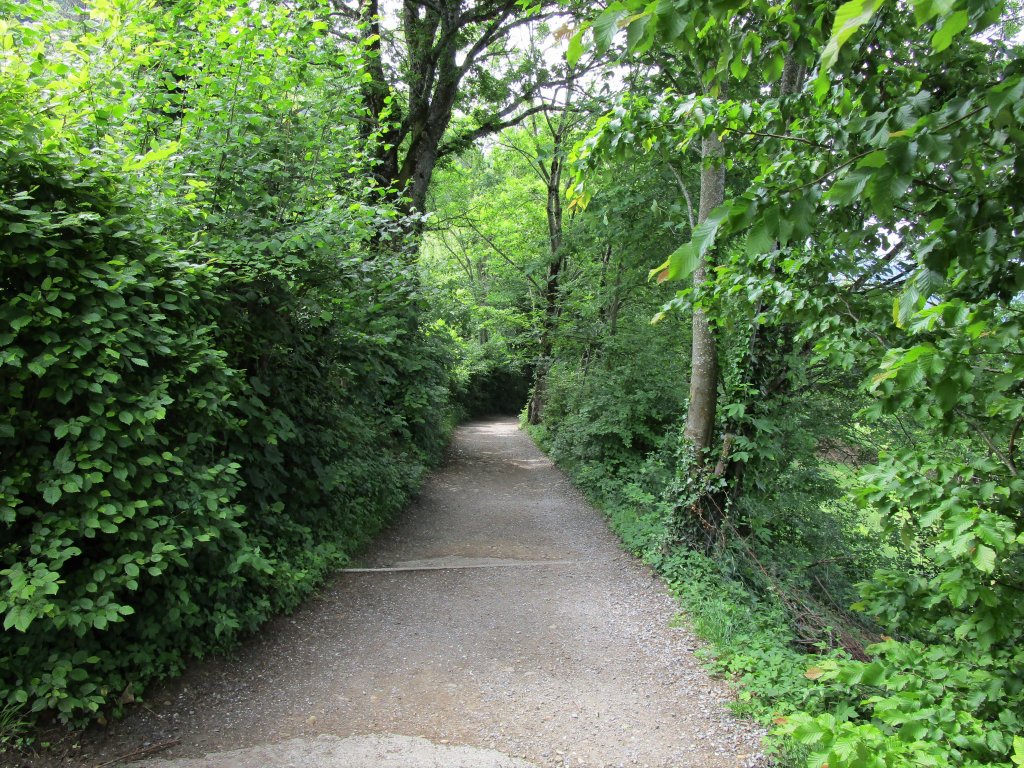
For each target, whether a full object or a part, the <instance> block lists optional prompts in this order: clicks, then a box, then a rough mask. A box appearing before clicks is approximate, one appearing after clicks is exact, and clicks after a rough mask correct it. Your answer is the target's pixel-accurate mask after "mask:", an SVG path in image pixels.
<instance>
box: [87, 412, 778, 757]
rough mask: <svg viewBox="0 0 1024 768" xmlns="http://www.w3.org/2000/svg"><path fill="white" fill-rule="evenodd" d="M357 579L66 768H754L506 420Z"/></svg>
mask: <svg viewBox="0 0 1024 768" xmlns="http://www.w3.org/2000/svg"><path fill="white" fill-rule="evenodd" d="M360 566H361V567H360V568H354V569H351V570H349V571H346V572H343V573H341V574H339V575H338V576H337V578H336V579H334V580H333V582H332V583H331V584H329V585H328V586H327V587H326V588H325V589H324V590H323V591H322V592H321V593H320V594H319V596H318V597H316V598H314V599H312V600H310V601H309V602H308V603H307V604H305V605H304V606H303V607H302V608H301V609H300V610H298V611H297V612H295V613H294V614H292V615H291V616H287V617H282V618H279V619H277V620H276V621H274V622H272V623H271V624H270V625H268V627H267V628H266V630H265V631H264V632H263V633H262V634H261V635H260V637H259V638H258V639H256V640H254V641H253V642H251V643H249V644H248V645H247V646H246V647H245V648H244V649H243V650H242V651H241V652H240V653H239V655H238V657H237V658H235V659H233V660H227V661H224V660H218V661H207V662H203V663H200V664H197V665H195V666H194V667H193V668H192V669H191V670H190V672H189V673H188V674H187V675H186V676H185V677H184V678H183V679H182V680H181V681H179V682H177V683H175V684H174V685H172V686H170V687H168V688H165V689H164V690H162V691H158V692H156V693H154V694H152V695H151V698H150V700H149V701H148V703H147V705H146V708H141V707H136V708H135V711H134V712H133V713H132V715H131V716H130V717H129V718H128V719H126V720H125V721H123V722H121V723H119V724H116V725H113V726H111V728H110V730H109V733H106V734H104V735H103V736H102V738H101V739H100V740H99V741H95V742H89V741H88V740H87V741H86V742H85V743H83V745H82V750H81V752H82V753H83V759H84V756H85V753H88V761H87V762H85V763H84V764H86V765H92V766H96V765H99V764H102V763H104V762H105V761H114V762H111V763H110V764H111V765H116V764H120V763H119V761H118V758H119V756H122V757H127V756H129V755H131V759H136V760H141V761H143V764H144V765H147V766H151V768H199V766H211V768H212V767H216V768H228V767H229V766H231V767H236V766H237V767H241V766H251V767H252V768H257V767H259V768H275V767H281V768H283V767H284V766H296V768H300V767H301V768H316V767H318V766H320V767H322V768H341V767H342V766H345V767H346V768H349V767H351V768H364V767H365V768H371V767H373V768H399V766H401V768H427V766H431V767H433V766H437V767H438V768H441V767H442V766H443V767H444V768H460V767H464V768H530V766H578V767H580V768H583V767H584V766H650V767H651V768H654V767H655V766H657V767H658V768H662V767H666V766H673V767H683V766H692V767H693V768H698V767H699V768H718V767H719V766H722V767H724V766H731V767H732V766H744V765H749V764H753V763H754V762H756V761H757V760H758V755H757V750H758V746H757V745H758V740H759V736H760V733H759V731H757V729H756V728H755V727H754V726H752V725H750V724H748V723H744V722H741V721H737V720H736V719H735V718H733V717H732V716H731V715H730V714H729V713H728V712H727V711H726V709H725V703H726V701H727V700H728V692H727V691H726V689H725V686H724V684H723V683H722V682H720V681H716V680H712V679H711V678H709V677H708V675H707V674H706V673H704V672H703V671H702V670H701V668H700V666H699V664H698V663H697V661H696V660H695V659H694V658H693V655H692V651H693V649H694V647H695V644H696V641H695V640H694V638H693V636H692V635H691V634H690V632H689V631H688V630H687V629H685V628H682V627H678V626H673V625H672V624H673V622H672V619H673V616H674V613H675V608H674V603H673V601H672V599H671V598H670V597H669V596H668V595H667V593H666V592H665V589H664V587H663V586H662V585H661V584H660V582H658V581H656V580H655V579H653V578H652V576H651V574H650V573H649V572H648V571H647V570H646V569H645V568H644V567H642V566H641V565H639V564H638V563H637V562H635V561H634V560H633V558H631V557H629V556H628V555H626V554H624V553H623V552H621V551H620V550H619V548H618V546H617V543H616V540H615V539H614V537H613V535H612V534H611V533H609V532H608V530H607V529H606V527H605V524H604V521H603V519H602V517H601V515H600V513H598V512H597V511H595V510H594V509H593V508H592V507H590V506H589V505H587V504H586V502H585V501H584V500H583V498H582V497H581V495H580V494H579V492H578V491H576V490H575V489H574V488H573V487H572V485H571V484H570V483H569V482H568V480H566V479H565V477H564V476H563V475H562V474H561V473H560V472H559V471H558V470H557V469H555V468H554V467H553V466H552V464H551V462H550V461H549V460H548V459H547V458H546V457H545V456H544V455H543V454H542V453H541V452H540V451H538V450H537V448H536V447H535V446H534V445H533V443H532V442H531V441H530V439H529V438H528V437H527V436H526V435H525V434H523V433H522V432H520V431H519V430H518V428H517V425H516V422H515V421H514V420H512V419H496V420H489V421H482V422H476V423H473V424H468V425H466V426H463V427H461V428H460V429H459V430H458V431H457V432H456V435H455V438H454V441H453V443H452V445H451V448H450V450H449V456H448V460H447V462H446V464H445V465H444V466H443V467H442V468H441V469H439V470H438V471H436V472H435V473H434V474H433V475H432V476H431V477H430V478H429V479H428V480H427V482H426V484H425V485H424V487H423V490H422V493H421V494H420V496H419V498H418V500H417V501H416V502H415V503H414V504H413V505H412V507H411V508H410V509H409V510H408V511H407V512H406V513H405V515H404V516H403V517H402V518H401V520H399V521H398V522H397V524H396V525H395V527H393V528H392V529H391V531H390V532H389V533H388V534H386V535H385V537H384V538H383V540H382V541H380V542H379V544H378V545H377V546H376V548H375V549H374V550H373V551H372V552H371V553H370V554H369V555H368V556H367V557H366V559H365V562H363V563H361V564H360ZM167 745H169V746H167ZM165 746H166V748H163V747H165ZM157 749H159V754H157V753H156V751H155V750H157Z"/></svg>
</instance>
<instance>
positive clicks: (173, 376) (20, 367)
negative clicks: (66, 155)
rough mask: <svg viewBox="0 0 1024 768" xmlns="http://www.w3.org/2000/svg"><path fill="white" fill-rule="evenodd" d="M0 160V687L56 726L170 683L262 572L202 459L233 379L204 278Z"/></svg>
mask: <svg viewBox="0 0 1024 768" xmlns="http://www.w3.org/2000/svg"><path fill="white" fill-rule="evenodd" d="M4 106H7V105H4ZM0 146H2V148H3V160H2V161H0V190H2V192H0V194H2V196H3V199H4V203H3V205H2V207H0V234H2V238H0V243H2V245H0V254H2V257H0V270H2V271H0V292H2V293H0V296H2V304H0V326H2V327H4V328H9V329H10V330H8V331H6V332H4V333H3V334H2V335H0V353H2V357H0V369H2V371H3V377H4V380H5V387H4V394H3V400H2V410H0V452H2V454H3V456H4V460H3V474H2V476H0V521H2V524H3V526H4V528H5V531H4V534H5V535H4V540H5V544H4V546H3V548H2V549H0V566H2V570H0V575H2V576H3V577H4V582H5V583H4V591H3V593H2V595H0V612H3V614H4V629H5V630H6V631H5V633H4V634H3V636H2V638H0V670H2V672H0V674H2V678H0V685H2V689H3V691H4V694H5V695H4V699H6V700H7V701H8V702H11V703H16V704H26V705H28V706H29V707H30V709H31V710H33V711H40V710H42V709H53V710H55V711H56V712H57V713H59V714H60V715H61V716H62V717H63V718H65V719H67V718H72V717H77V716H78V715H80V714H81V713H82V712H96V711H97V710H98V709H99V708H100V707H102V706H104V705H105V704H109V703H111V702H114V701H117V698H118V697H119V696H120V695H121V694H122V692H123V691H124V690H125V689H126V688H132V687H133V685H134V683H135V682H136V680H138V679H140V678H151V677H153V676H159V675H163V674H167V673H168V672H171V671H174V670H175V669H177V667H178V666H179V664H180V660H181V654H182V652H199V651H200V649H201V648H202V643H203V642H204V640H205V638H207V637H209V636H210V635H214V634H217V633H218V632H219V631H220V628H221V625H222V622H223V621H224V620H225V606H228V605H231V604H232V603H233V602H234V600H235V597H234V595H235V594H237V592H236V590H237V589H238V586H239V585H240V584H242V583H244V582H245V581H246V579H247V578H249V577H250V575H251V574H253V573H256V572H259V571H261V570H265V569H266V568H267V567H268V566H267V564H266V562H265V560H264V559H263V558H262V557H261V555H260V553H259V552H258V549H257V548H256V547H255V546H254V544H253V542H252V541H251V539H250V537H249V535H248V532H247V531H246V529H245V526H244V522H243V514H244V508H243V507H242V506H241V505H239V504H238V503H237V497H238V493H239V489H240V486H241V481H240V479H239V476H238V471H239V464H238V463H237V462H236V461H234V460H233V458H232V457H231V456H230V455H229V454H228V453H227V452H226V451H225V450H224V446H223V445H222V444H220V442H219V440H218V436H219V435H222V434H223V433H224V432H225V431H227V430H231V429H233V428H235V426H236V425H237V416H236V415H235V408H234V402H233V388H234V387H235V378H236V374H235V373H234V372H233V371H232V370H231V369H230V368H228V367H227V366H226V365H225V362H224V354H223V353H222V352H220V351H218V350H217V349H216V347H215V346H214V345H213V343H212V341H211V335H212V334H211V326H210V320H211V313H210V311H209V304H210V303H211V301H212V298H213V294H212V289H213V287H214V285H215V280H214V278H213V276H212V275H211V274H210V273H209V272H208V271H206V270H204V269H202V268H200V267H198V266H196V265H195V264H190V263H187V262H185V261H183V260H182V259H181V258H180V257H177V256H175V255H174V254H171V253H168V252H167V251H166V250H165V249H163V248H161V247H159V246H158V245H156V244H155V243H154V242H152V241H151V240H150V239H149V238H148V237H147V236H146V235H145V234H144V232H143V231H142V227H141V226H140V225H139V223H138V222H137V221H134V220H133V218H132V216H131V215H130V214H129V213H128V211H127V210H126V209H125V208H124V207H123V206H122V205H119V204H118V202H117V201H116V199H115V194H114V191H113V189H112V184H111V182H110V180H109V179H107V178H105V177H103V176H102V175H101V174H100V173H99V172H97V171H90V170H87V169H81V168H75V167H74V166H73V165H71V164H70V163H68V162H63V163H61V162H56V161H55V162H51V161H49V160H43V159H42V158H43V153H42V152H41V151H39V147H38V146H36V145H33V143H32V142H31V140H28V141H26V140H25V139H24V137H23V136H19V135H17V134H12V133H10V132H8V133H6V134H3V135H0ZM112 648H117V649H118V651H117V653H111V652H105V651H106V650H107V649H112Z"/></svg>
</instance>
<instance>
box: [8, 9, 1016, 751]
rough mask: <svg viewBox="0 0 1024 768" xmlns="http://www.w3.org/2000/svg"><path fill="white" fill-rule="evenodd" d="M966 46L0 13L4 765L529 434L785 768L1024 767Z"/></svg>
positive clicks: (801, 16) (1007, 238)
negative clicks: (598, 513) (442, 474)
mask: <svg viewBox="0 0 1024 768" xmlns="http://www.w3.org/2000/svg"><path fill="white" fill-rule="evenodd" d="M1018 14H1019V9H1017V8H1016V7H1015V6H1011V5H1006V4H1003V3H999V2H994V1H991V0H948V1H946V2H932V0H917V1H916V2H912V3H909V4H894V3H891V2H886V1H885V0H851V1H850V2H847V3H845V4H842V5H840V6H838V7H836V6H835V4H831V3H824V2H817V3H815V2H810V3H804V2H783V3H781V4H777V5H772V4H768V3H764V2H761V1H760V0H729V2H720V1H719V0H715V2H686V3H683V2H673V1H672V0H668V1H666V2H659V3H654V4H648V3H643V2H639V1H638V0H636V1H635V0H616V1H615V2H612V3H610V4H606V5H601V6H592V7H590V6H581V7H577V6H575V5H571V4H546V3H541V4H537V5H529V4H524V3H521V2H514V0H477V1H476V2H457V0H439V1H437V2H434V1H432V2H429V3H428V2H422V3H421V2H418V1H417V0H404V2H403V3H401V4H395V7H391V6H389V5H387V4H381V3H378V2H377V0H360V1H359V2H352V3H346V2H343V0H336V1H334V2H319V0H309V1H308V2H307V1H306V0H302V1H301V2H294V3H264V2H251V3H246V4H242V5H239V4H236V3H232V2H228V1H227V0H209V1H205V0H204V2H178V1H177V0H151V1H150V0H145V1H143V2H134V1H129V0H92V1H91V2H86V3H84V4H83V5H81V6H79V5H76V4H71V3H69V4H62V5H50V4H47V3H45V2H42V1H41V0H38V1H37V0H33V1H32V2H5V0H0V149H2V152H0V377H2V381H3V388H2V391H0V456H2V461H0V533H2V535H0V616H2V617H3V630H4V631H3V633H2V634H0V750H2V749H4V748H9V749H14V748H20V747H24V746H25V745H26V744H29V743H30V742H31V733H32V729H33V728H34V727H36V726H38V725H39V724H40V723H44V722H49V721H52V720H57V721H59V722H62V723H67V724H69V725H70V726H72V727H79V726H84V725H86V724H88V723H90V722H95V721H100V722H102V721H105V720H107V719H109V718H111V717H115V716H118V715H120V714H122V713H123V712H124V710H125V709H126V708H127V707H128V706H130V705H131V704H132V703H133V702H135V701H137V700H139V699H142V698H143V697H144V696H145V695H146V691H147V690H149V689H150V688H151V686H152V685H153V684H154V683H155V682H157V681H159V680H161V679H164V678H166V677H169V676H172V675H175V674H178V673H179V672H180V671H181V670H182V669H183V668H184V666H185V665H186V664H187V663H188V662H189V660H190V659H194V658H199V657H203V656H205V655H208V654H211V653H218V652H223V651H224V650H226V649H229V648H231V647H232V646H234V645H236V644H237V643H238V642H239V641H240V640H241V639H242V638H244V637H245V636H247V635H249V634H251V633H253V632H255V631H257V630H258V629H259V627H260V625H261V624H262V623H263V622H264V621H265V620H266V619H268V618H269V617H270V616H272V615H275V614H277V613H280V612H283V611H288V610H290V609H292V608H293V607H295V606H296V605H297V604H298V603H299V601H300V600H302V598H303V597H304V596H305V595H308V594H309V593H310V591H311V590H312V589H314V588H315V587H316V585H317V584H318V583H320V582H321V581H322V580H323V579H324V578H325V577H326V576H327V575H328V574H329V573H330V572H331V570H332V569H335V568H337V567H338V566H340V565H342V564H344V563H346V562H348V560H349V558H350V557H351V556H352V555H353V553H354V552H355V551H357V550H358V548H360V547H361V546H363V545H365V544H366V543H367V542H368V541H370V540H371V539H372V537H373V536H374V535H375V533H377V532H378V531H379V530H380V529H381V527H382V526H383V525H385V524H386V522H387V521H388V520H389V519H390V518H391V516H392V515H393V514H394V513H395V512H397V511H398V510H399V509H401V508H402V506H403V505H404V504H405V503H406V501H407V500H408V499H409V498H410V496H411V494H413V493H414V492H415V490H416V488H417V485H418V482H419V480H420V478H421V477H422V475H423V473H424V472H425V471H426V470H427V469H428V468H429V467H430V466H432V465H433V464H434V463H435V462H436V461H438V460H439V459H440V456H441V454H442V451H443V448H444V445H445V443H446V440H447V436H448V434H449V431H450V429H451V427H452V426H453V424H455V423H456V422H457V421H458V420H459V419H461V418H465V417H468V416H474V415H482V414H486V413H493V412H505V413H514V412H519V411H520V410H521V411H522V413H523V418H524V420H525V422H526V423H527V424H528V425H529V429H530V430H531V432H532V434H533V435H534V437H535V439H536V440H537V441H538V442H539V443H540V444H541V445H542V446H543V447H544V448H545V450H546V451H548V452H549V454H550V455H551V456H552V457H553V458H554V459H555V460H556V461H557V462H558V463H559V464H560V465H561V466H562V467H564V468H565V469H566V471H568V472H569V473H570V474H571V475H572V476H573V478H574V479H575V480H576V482H577V483H579V485H580V486H581V487H582V488H583V489H584V490H585V491H586V492H587V493H588V494H589V495H590V496H591V498H592V499H593V500H594V501H595V502H596V503H597V504H599V505H600V506H601V507H602V508H603V509H604V510H605V511H606V513H607V514H608V516H609V519H610V521H611V524H612V526H613V527H614V528H615V530H616V531H617V532H618V533H619V535H620V536H621V537H622V539H623V541H624V543H625V545H626V546H627V547H628V548H629V549H630V550H632V551H634V552H635V553H637V554H638V555H639V556H641V557H643V558H644V559H645V560H646V561H647V562H648V563H650V564H651V565H652V567H654V568H655V569H657V570H658V571H659V572H660V573H661V574H663V575H664V577H665V578H666V580H667V581H668V583H669V584H670V585H671V587H672V589H673V590H674V591H675V592H676V593H677V594H678V595H679V597H680V599H681V601H682V605H683V607H684V609H685V612H686V613H687V614H688V615H689V617H690V620H691V621H693V623H694V624H695V626H696V628H697V629H698V631H699V632H701V634H703V635H704V636H705V637H706V638H707V639H708V640H709V641H710V646H709V648H708V650H707V651H706V654H707V658H708V662H709V663H710V664H711V665H712V666H713V667H714V668H715V669H716V670H718V671H719V672H720V673H721V674H723V675H726V676H727V677H729V678H731V679H732V680H734V681H735V683H736V685H737V695H738V701H737V704H736V707H737V708H738V710H739V711H741V712H743V713H746V714H750V715H752V716H754V717H757V718H759V719H761V720H763V721H764V722H767V723H770V724H771V725H772V728H773V734H774V735H773V737H772V744H773V749H774V750H775V751H776V754H777V756H778V759H779V760H780V762H781V763H782V764H784V765H788V764H792V765H797V764H804V763H806V764H807V765H809V766H813V768H820V767H821V766H824V765H826V764H827V765H828V766H829V767H830V768H840V767H841V766H844V767H848V768H874V767H876V766H877V767H878V768H882V767H883V766H885V767H886V768H894V767H899V766H907V767H908V768H909V767H910V766H938V767H941V766H958V767H960V766H963V767H965V768H969V767H974V766H983V765H986V766H987V765H995V766H1004V767H1006V768H1009V767H1010V766H1013V765H1022V764H1024V738H1022V737H1021V735H1020V734H1021V733H1022V730H1024V723H1022V718H1024V637H1022V632H1024V613H1022V612H1024V601H1022V600H1021V592H1022V590H1024V577H1022V570H1024V569H1022V565H1024V554H1022V549H1021V547H1022V545H1024V519H1022V515H1021V509H1024V504H1022V502H1024V479H1022V478H1021V477H1020V471H1021V464H1022V463H1024V462H1022V456H1021V454H1022V451H1021V445H1022V442H1024V434H1022V433H1024V392H1022V381H1024V347H1022V339H1021V329H1022V307H1021V296H1022V290H1024V262H1022V259H1021V254H1020V251H1019V232H1020V229H1021V226H1022V222H1021V216H1022V214H1021V206H1020V200H1021V189H1022V185H1021V180H1020V178H1019V176H1018V174H1019V173H1020V172H1021V167H1020V166H1021V157H1022V153H1021V149H1020V147H1021V143H1022V140H1024V132H1022V130H1021V121H1022V117H1024V106H1022V104H1024V100H1022V96H1024V70H1022V67H1021V52H1020V48H1019V46H1018V44H1017V42H1016V41H1017V39H1018V37H1019V18H1018Z"/></svg>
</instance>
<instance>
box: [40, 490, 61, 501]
mask: <svg viewBox="0 0 1024 768" xmlns="http://www.w3.org/2000/svg"><path fill="white" fill-rule="evenodd" d="M60 497H61V490H60V487H59V486H56V485H48V486H46V488H45V489H43V501H45V502H46V503H47V504H51V505H52V504H56V503H57V502H58V501H60Z"/></svg>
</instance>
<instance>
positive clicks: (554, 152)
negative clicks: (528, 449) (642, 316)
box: [526, 104, 569, 424]
mask: <svg viewBox="0 0 1024 768" xmlns="http://www.w3.org/2000/svg"><path fill="white" fill-rule="evenodd" d="M568 109H569V105H568V104H566V113H564V114H563V119H562V120H561V122H560V124H559V126H558V129H557V130H556V131H555V133H554V136H553V137H552V139H553V141H552V148H551V167H550V168H549V169H548V173H547V196H548V199H547V217H548V242H549V247H550V249H551V250H550V253H551V260H550V261H549V262H548V275H547V283H546V284H545V286H544V325H543V327H542V328H541V338H540V355H539V358H538V361H537V368H536V370H535V371H534V377H533V394H532V395H531V396H530V404H529V407H528V408H527V411H526V415H527V420H528V421H529V422H530V424H540V422H541V419H542V418H543V412H544V401H545V399H546V396H547V379H548V372H549V371H550V369H551V351H552V339H551V337H552V334H553V333H554V330H555V323H556V322H557V320H558V284H559V278H560V276H561V274H562V267H563V266H564V261H565V260H564V259H563V257H562V165H563V163H564V158H563V157H562V155H561V152H562V142H563V139H564V136H565V127H566V126H565V123H566V120H565V117H566V115H567V114H568Z"/></svg>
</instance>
